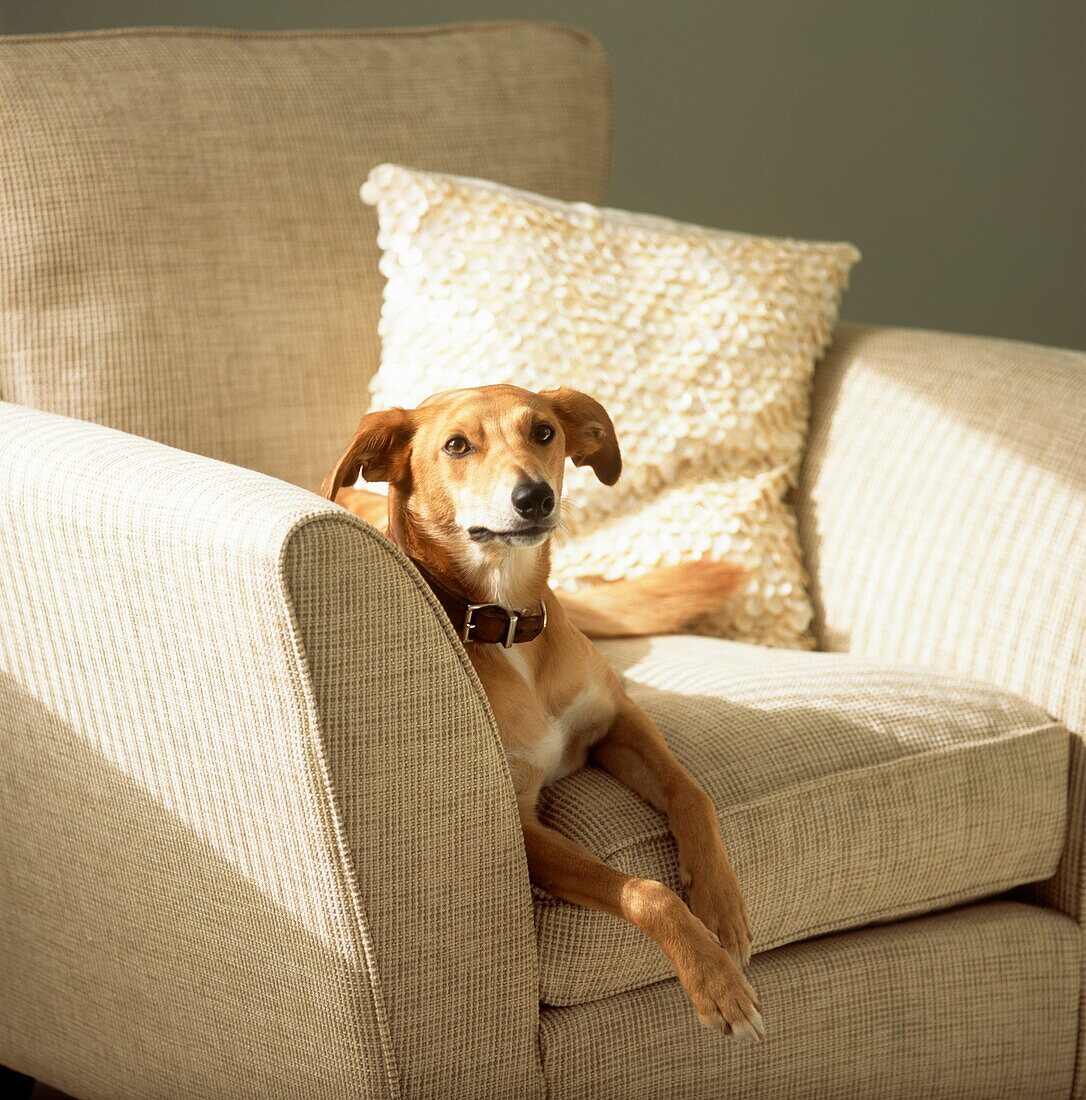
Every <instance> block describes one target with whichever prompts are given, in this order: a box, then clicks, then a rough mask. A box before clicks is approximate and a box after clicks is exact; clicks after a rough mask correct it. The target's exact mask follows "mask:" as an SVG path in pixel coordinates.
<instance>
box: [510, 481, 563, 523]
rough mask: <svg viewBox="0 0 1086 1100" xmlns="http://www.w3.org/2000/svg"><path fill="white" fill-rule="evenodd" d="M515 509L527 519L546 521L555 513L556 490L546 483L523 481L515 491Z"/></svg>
mask: <svg viewBox="0 0 1086 1100" xmlns="http://www.w3.org/2000/svg"><path fill="white" fill-rule="evenodd" d="M513 507H514V508H516V510H517V512H519V513H520V515H522V516H523V517H524V518H525V519H545V518H546V517H547V516H549V515H550V514H551V512H553V511H554V490H553V489H552V488H551V487H550V486H549V485H548V484H547V483H546V482H545V481H522V482H521V483H520V484H519V485H518V486H517V487H516V488H515V489H514V490H513Z"/></svg>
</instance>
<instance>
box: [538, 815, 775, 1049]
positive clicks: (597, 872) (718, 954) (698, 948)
mask: <svg viewBox="0 0 1086 1100" xmlns="http://www.w3.org/2000/svg"><path fill="white" fill-rule="evenodd" d="M518 805H519V807H520V819H521V824H522V826H523V828H524V846H525V850H526V852H527V856H528V870H529V873H530V875H531V877H532V880H533V881H534V882H535V883H536V884H537V885H539V886H541V887H543V889H544V890H546V891H548V893H550V894H552V895H553V896H554V897H556V898H561V899H562V900H563V901H569V902H573V903H574V904H576V905H585V906H588V907H590V908H592V909H601V910H602V911H603V912H605V913H610V914H611V915H612V916H616V917H622V918H624V919H625V920H628V921H630V923H632V924H634V925H636V926H637V927H638V928H640V929H641V931H642V932H645V933H646V934H647V935H649V936H651V937H652V938H653V939H654V940H655V941H656V942H657V943H658V944H659V945H660V948H661V949H662V950H663V952H664V954H665V955H666V956H667V957H668V960H669V961H670V962H671V965H672V966H673V967H674V968H675V972H676V974H677V975H678V977H679V981H680V982H681V983H682V985H683V988H684V989H685V990H686V992H687V995H688V996H689V997H690V1000H691V1001H692V1002H693V1004H694V1009H695V1011H696V1012H697V1014H698V1018H699V1019H700V1020H701V1022H702V1023H704V1024H706V1025H707V1026H708V1027H715V1028H719V1029H720V1030H721V1031H723V1032H724V1033H725V1034H726V1035H728V1034H731V1033H733V1032H734V1033H735V1034H736V1035H740V1036H743V1037H744V1038H747V1039H761V1038H763V1037H764V1031H763V1027H762V1016H761V1011H760V1007H761V1006H760V1005H759V1004H758V1002H757V999H756V998H755V995H754V990H753V989H752V988H751V986H750V983H749V982H748V981H747V979H746V977H745V976H744V974H743V972H742V971H741V970H740V969H739V968H738V967H737V966H736V965H735V962H734V961H733V960H732V958H731V956H730V955H729V954H728V953H727V952H726V951H725V950H724V949H723V948H722V947H721V946H720V945H719V943H718V942H717V940H716V939H715V937H714V936H713V935H712V934H711V933H710V932H709V930H708V929H707V928H706V926H705V925H704V924H703V923H702V922H701V921H700V920H698V918H697V917H696V916H695V915H694V914H693V913H692V912H691V911H690V910H689V909H687V907H686V906H685V905H684V904H683V901H682V899H681V898H680V897H679V896H678V895H677V894H675V893H674V892H673V891H671V890H669V889H668V888H667V887H666V886H665V885H664V884H663V883H662V882H655V881H653V880H652V879H644V878H637V877H635V876H633V875H627V874H623V873H622V872H621V871H616V870H615V869H614V868H613V867H608V866H607V865H606V864H605V863H602V862H600V860H598V859H596V857H595V856H593V855H592V853H591V852H589V851H588V849H587V848H584V847H582V846H581V845H580V844H577V843H576V842H575V841H572V840H570V839H569V838H568V837H564V836H562V834H561V833H558V832H555V830H554V829H549V828H547V826H545V825H543V824H542V823H541V822H540V821H539V819H538V818H537V817H536V812H535V798H534V797H529V796H522V797H521V798H520V799H518Z"/></svg>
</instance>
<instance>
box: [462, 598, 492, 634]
mask: <svg viewBox="0 0 1086 1100" xmlns="http://www.w3.org/2000/svg"><path fill="white" fill-rule="evenodd" d="M489 606H490V604H488V603H469V604H468V606H467V609H466V610H465V611H464V625H463V626H462V627H461V628H460V640H461V641H462V642H470V641H471V632H472V631H473V630H474V629H475V612H476V611H479V610H480V609H481V608H484V607H489Z"/></svg>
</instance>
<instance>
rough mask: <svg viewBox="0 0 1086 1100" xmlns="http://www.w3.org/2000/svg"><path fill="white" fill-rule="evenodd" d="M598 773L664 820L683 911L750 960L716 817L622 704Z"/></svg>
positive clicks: (597, 756)
mask: <svg viewBox="0 0 1086 1100" xmlns="http://www.w3.org/2000/svg"><path fill="white" fill-rule="evenodd" d="M592 757H593V759H594V760H595V762H596V763H597V764H599V765H600V767H602V768H603V769H604V770H606V771H608V772H610V773H611V774H612V775H613V776H614V777H615V778H616V779H618V780H620V781H621V782H623V783H625V784H626V786H627V787H629V788H630V789H631V790H633V791H635V792H636V793H637V794H639V795H641V797H642V798H644V799H645V801H646V802H648V803H649V804H650V805H651V806H654V807H655V808H656V809H658V810H659V811H660V812H661V813H665V814H667V817H668V823H669V825H670V827H671V833H672V835H673V836H674V837H675V841H676V843H677V845H678V848H679V874H680V876H681V879H682V883H683V885H684V886H685V887H686V891H687V898H688V899H689V902H690V909H691V911H692V912H693V913H694V914H695V916H697V917H699V918H700V919H701V920H702V921H703V922H704V923H705V924H706V926H707V927H708V928H709V929H710V931H712V932H713V933H714V934H715V935H716V936H717V937H718V938H719V940H720V942H721V943H722V944H723V945H724V947H725V948H727V950H728V952H729V953H730V954H731V956H732V958H733V959H735V961H736V962H737V963H738V964H739V965H740V966H746V964H747V963H748V962H749V961H750V919H749V917H748V915H747V905H746V902H745V901H744V900H743V892H742V890H741V889H740V887H739V879H738V878H737V877H736V874H735V871H734V870H733V869H732V865H731V861H730V860H729V859H728V853H727V851H726V850H725V848H724V841H723V840H722V839H721V836H720V826H719V825H718V824H717V819H716V810H715V808H714V807H713V803H712V801H711V799H710V798H709V796H708V795H707V794H706V793H705V791H704V790H702V788H701V786H700V784H699V783H698V782H697V780H695V779H694V778H693V776H691V775H690V773H689V772H687V771H686V769H685V768H684V767H683V766H682V765H681V764H680V763H679V762H678V760H676V759H675V757H674V755H673V754H672V752H671V749H669V748H668V746H667V742H666V741H665V740H664V737H663V734H661V733H660V731H659V730H658V729H657V728H656V723H655V722H653V720H652V719H651V718H650V717H649V716H648V715H647V714H646V713H645V712H644V711H643V710H641V708H640V707H638V706H637V705H636V704H634V703H633V702H632V701H631V700H629V699H624V700H623V701H622V704H621V706H620V707H619V711H618V714H617V715H616V717H615V720H614V722H613V724H612V725H611V727H610V729H609V730H608V731H607V734H606V735H605V737H604V738H603V740H602V741H601V742H600V743H599V744H598V745H596V747H595V748H594V749H593V751H592Z"/></svg>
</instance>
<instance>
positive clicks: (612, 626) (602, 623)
mask: <svg viewBox="0 0 1086 1100" xmlns="http://www.w3.org/2000/svg"><path fill="white" fill-rule="evenodd" d="M746 578H747V573H746V570H744V569H742V568H740V567H739V566H738V565H733V564H731V563H730V562H726V561H689V562H684V563H682V564H681V565H672V566H668V567H667V568H664V569H658V570H655V571H654V572H652V573H647V574H645V576H643V577H636V578H634V579H633V580H629V581H615V582H613V583H609V584H599V585H596V586H595V587H594V588H586V589H582V590H581V591H580V592H559V593H557V595H558V598H559V599H560V600H561V601H562V606H563V607H564V608H565V609H566V614H567V615H568V616H569V619H570V622H571V623H573V625H574V626H575V627H576V628H577V629H578V630H580V631H582V632H583V633H585V634H587V635H588V636H589V637H590V638H622V637H630V636H633V635H639V634H672V633H674V632H675V631H677V630H682V628H683V627H684V626H687V625H688V624H689V623H690V622H691V621H692V620H693V619H696V618H697V617H698V616H699V615H703V614H704V613H705V612H707V611H712V610H713V608H714V607H717V606H718V605H719V604H721V603H723V602H724V601H725V600H726V599H727V598H728V597H729V596H730V595H731V594H732V593H733V592H734V591H735V590H736V589H737V588H738V587H739V586H740V585H741V584H742V583H743V581H744V580H746Z"/></svg>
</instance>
